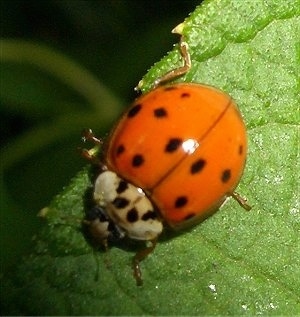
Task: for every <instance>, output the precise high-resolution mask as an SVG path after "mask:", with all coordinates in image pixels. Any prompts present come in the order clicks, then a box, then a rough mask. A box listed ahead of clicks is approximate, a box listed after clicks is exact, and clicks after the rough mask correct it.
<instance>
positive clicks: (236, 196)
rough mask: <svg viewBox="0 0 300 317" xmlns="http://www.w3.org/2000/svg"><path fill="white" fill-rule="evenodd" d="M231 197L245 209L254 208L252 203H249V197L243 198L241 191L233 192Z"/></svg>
mask: <svg viewBox="0 0 300 317" xmlns="http://www.w3.org/2000/svg"><path fill="white" fill-rule="evenodd" d="M231 197H232V198H234V199H235V200H236V201H237V202H238V203H239V205H240V206H241V207H243V208H244V209H246V210H248V211H249V210H250V209H251V208H252V207H251V206H250V205H248V203H247V199H245V198H243V197H242V196H241V195H240V194H239V193H237V192H233V193H232V194H231Z"/></svg>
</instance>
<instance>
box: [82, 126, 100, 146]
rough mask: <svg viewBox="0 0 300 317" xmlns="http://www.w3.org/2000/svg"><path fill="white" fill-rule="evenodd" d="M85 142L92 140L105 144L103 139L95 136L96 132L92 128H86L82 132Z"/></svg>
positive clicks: (95, 142)
mask: <svg viewBox="0 0 300 317" xmlns="http://www.w3.org/2000/svg"><path fill="white" fill-rule="evenodd" d="M81 135H82V140H83V142H86V141H91V142H93V143H94V144H95V145H101V144H103V141H102V140H101V139H98V138H97V137H95V135H94V132H93V131H92V129H84V130H83V131H82V133H81Z"/></svg>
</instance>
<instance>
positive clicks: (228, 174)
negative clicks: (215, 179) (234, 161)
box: [221, 169, 231, 183]
mask: <svg viewBox="0 0 300 317" xmlns="http://www.w3.org/2000/svg"><path fill="white" fill-rule="evenodd" d="M230 177H231V170H230V169H226V170H224V171H223V173H222V175H221V181H222V183H227V182H228V181H229V179H230Z"/></svg>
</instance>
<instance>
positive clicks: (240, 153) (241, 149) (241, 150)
mask: <svg viewBox="0 0 300 317" xmlns="http://www.w3.org/2000/svg"><path fill="white" fill-rule="evenodd" d="M243 152H244V147H243V146H242V145H240V146H239V155H242V154H243Z"/></svg>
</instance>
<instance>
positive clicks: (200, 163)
mask: <svg viewBox="0 0 300 317" xmlns="http://www.w3.org/2000/svg"><path fill="white" fill-rule="evenodd" d="M205 165H206V161H205V160H203V159H198V160H197V161H195V162H194V163H193V164H192V165H191V170H190V171H191V174H196V173H199V172H201V171H202V169H203V168H204V166H205Z"/></svg>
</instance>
